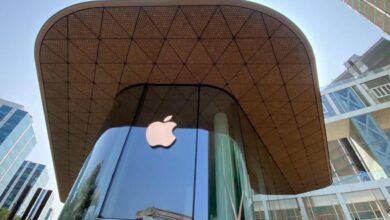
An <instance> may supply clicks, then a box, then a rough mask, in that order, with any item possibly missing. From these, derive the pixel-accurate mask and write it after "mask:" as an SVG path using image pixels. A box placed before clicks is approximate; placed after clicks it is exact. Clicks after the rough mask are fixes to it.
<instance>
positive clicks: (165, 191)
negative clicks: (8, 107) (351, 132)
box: [35, 0, 332, 220]
mask: <svg viewBox="0 0 390 220" xmlns="http://www.w3.org/2000/svg"><path fill="white" fill-rule="evenodd" d="M35 52H36V56H35V57H36V63H37V70H38V71H37V72H38V78H39V82H40V88H41V92H42V101H43V106H44V111H45V116H46V123H47V127H48V130H49V140H50V144H51V149H52V154H53V161H54V164H55V169H56V174H57V175H56V177H57V182H58V187H59V194H60V198H61V200H63V201H65V199H66V203H65V206H64V209H63V211H62V213H61V215H60V219H66V220H69V219H138V218H143V219H150V218H153V217H156V218H159V217H161V218H168V217H170V218H176V219H199V220H204V219H213V220H214V219H220V220H234V219H248V220H250V219H254V218H255V216H254V214H255V213H254V208H253V207H254V204H253V193H257V194H263V195H280V194H283V195H284V194H299V193H304V192H307V191H311V190H315V189H319V188H323V187H325V186H328V185H330V184H331V181H332V175H331V171H332V169H331V166H330V163H329V152H328V148H327V142H326V134H325V123H324V116H323V114H322V112H323V111H322V105H321V96H320V92H319V86H318V81H317V75H316V68H315V59H314V54H313V51H312V49H311V47H310V44H309V42H308V41H307V39H306V37H305V35H304V34H303V33H302V32H301V31H300V30H299V28H298V27H297V26H296V25H294V23H293V22H291V21H290V20H289V19H288V18H286V17H285V16H283V15H281V14H280V13H278V12H276V11H274V10H272V9H269V8H267V7H264V6H262V5H260V4H257V3H254V2H250V1H240V0H217V1H208V0H196V1H187V0H176V1H170V0H161V1H154V0H151V1H138V0H136V1H102V2H101V1H97V2H86V3H82V4H78V5H74V6H71V7H69V8H66V9H64V10H61V11H60V12H58V13H57V14H55V15H54V16H53V17H52V18H50V19H49V20H48V21H47V22H46V23H45V25H44V26H43V27H42V29H41V31H40V33H39V35H38V39H37V41H36V50H35Z"/></svg>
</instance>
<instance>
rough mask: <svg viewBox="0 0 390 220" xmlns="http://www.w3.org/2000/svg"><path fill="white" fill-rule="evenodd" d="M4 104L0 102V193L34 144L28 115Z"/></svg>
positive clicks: (6, 103)
mask: <svg viewBox="0 0 390 220" xmlns="http://www.w3.org/2000/svg"><path fill="white" fill-rule="evenodd" d="M4 103H5V104H3V101H2V100H0V192H3V191H4V189H5V188H6V186H7V185H8V183H9V182H10V181H11V178H12V177H13V176H14V174H15V173H16V171H17V169H18V168H19V167H20V166H21V165H22V162H23V161H24V160H25V158H26V157H27V155H28V154H29V153H30V152H31V150H32V148H33V147H34V145H35V144H36V140H35V135H34V131H33V129H32V126H31V117H30V116H29V115H28V113H27V112H26V111H23V110H21V109H19V106H16V105H15V104H13V105H11V104H12V103H9V102H6V101H4ZM14 105H15V106H14Z"/></svg>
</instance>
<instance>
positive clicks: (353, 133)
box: [254, 39, 390, 220]
mask: <svg viewBox="0 0 390 220" xmlns="http://www.w3.org/2000/svg"><path fill="white" fill-rule="evenodd" d="M389 51H390V42H389V41H388V40H385V39H381V40H379V41H378V42H377V43H376V44H375V45H374V46H373V47H372V48H370V49H369V50H368V51H367V52H366V53H365V54H363V55H362V56H357V55H354V56H352V57H351V58H350V59H349V60H348V61H347V62H346V63H345V65H346V67H347V69H346V70H345V71H344V72H343V73H342V74H341V75H340V76H339V77H338V78H337V79H336V80H334V81H333V82H332V83H331V84H330V85H329V86H327V87H326V88H325V89H323V90H322V92H321V95H322V97H321V98H322V104H323V110H324V115H325V123H326V129H327V139H328V148H329V156H330V164H331V167H332V177H333V184H332V185H331V186H329V187H326V188H324V189H320V190H316V191H311V192H307V193H304V194H299V195H298V196H280V195H279V196H277V195H275V196H270V195H267V196H265V195H256V196H255V197H254V198H255V201H257V202H255V204H256V205H255V207H256V209H257V219H267V220H268V219H338V220H343V219H347V220H355V219H389V218H390V206H389V204H390V194H389V192H390V179H389V168H390V167H389V164H390V60H389V59H390V55H389ZM264 207H268V210H270V211H268V212H267V211H266V212H264V211H263V210H264ZM290 216H293V217H290Z"/></svg>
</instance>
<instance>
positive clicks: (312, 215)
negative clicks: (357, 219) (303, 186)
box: [303, 195, 345, 220]
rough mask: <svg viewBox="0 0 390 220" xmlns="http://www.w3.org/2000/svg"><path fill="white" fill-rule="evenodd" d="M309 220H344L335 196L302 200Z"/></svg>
mask: <svg viewBox="0 0 390 220" xmlns="http://www.w3.org/2000/svg"><path fill="white" fill-rule="evenodd" d="M303 202H304V204H305V208H306V212H307V215H308V217H309V219H310V220H344V219H345V217H344V214H343V211H342V208H341V206H340V203H339V201H338V199H337V197H336V195H325V196H313V197H305V198H303Z"/></svg>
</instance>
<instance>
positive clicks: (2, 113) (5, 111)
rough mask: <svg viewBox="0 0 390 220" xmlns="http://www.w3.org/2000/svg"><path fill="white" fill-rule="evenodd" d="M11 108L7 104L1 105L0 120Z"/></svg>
mask: <svg viewBox="0 0 390 220" xmlns="http://www.w3.org/2000/svg"><path fill="white" fill-rule="evenodd" d="M11 110H12V108H11V107H9V106H7V105H2V106H1V107H0V121H1V120H3V118H4V117H5V116H6V115H7V114H8V113H9V112H10V111H11Z"/></svg>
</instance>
